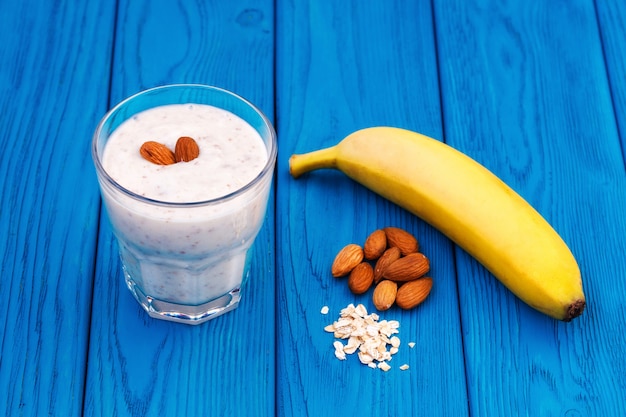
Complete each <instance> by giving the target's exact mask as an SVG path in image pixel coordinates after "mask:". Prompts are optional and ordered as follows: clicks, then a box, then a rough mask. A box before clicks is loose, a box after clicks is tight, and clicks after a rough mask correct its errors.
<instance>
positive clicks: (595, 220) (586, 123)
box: [435, 0, 626, 416]
mask: <svg viewBox="0 0 626 417" xmlns="http://www.w3.org/2000/svg"><path fill="white" fill-rule="evenodd" d="M435 17H436V28H437V40H438V45H439V60H440V70H441V71H440V76H441V89H442V101H443V114H444V121H445V137H446V141H447V142H448V143H449V144H451V145H452V146H454V147H457V148H459V149H460V150H462V151H464V152H466V153H467V154H469V155H470V156H472V157H474V158H476V159H477V160H479V161H480V162H482V163H484V164H485V165H486V166H487V167H488V168H490V169H492V170H493V171H494V172H495V173H496V174H497V175H499V176H500V177H501V178H502V179H503V180H504V181H505V182H507V183H509V184H510V185H511V186H512V187H513V188H514V189H516V190H517V191H518V192H519V193H520V194H521V195H522V196H524V197H525V198H526V199H528V200H529V202H530V203H531V204H533V205H534V206H535V207H536V208H537V209H538V210H539V211H540V212H541V213H542V214H543V215H544V216H545V217H546V218H547V220H548V221H550V222H551V223H552V224H553V226H554V227H555V229H556V230H557V231H559V232H560V233H561V234H562V236H563V238H564V240H565V241H566V242H567V243H568V244H569V245H570V247H571V249H572V251H573V252H574V254H575V256H576V257H577V259H578V261H579V264H580V267H581V270H582V274H583V286H584V288H585V290H586V294H587V298H588V300H587V301H588V306H587V310H586V311H585V313H584V314H583V316H581V317H580V318H578V319H576V320H575V321H573V322H572V323H558V322H555V321H553V320H552V319H550V318H548V317H545V316H543V315H541V314H539V313H536V312H534V311H533V310H531V309H530V308H529V307H527V306H526V305H524V304H523V303H521V302H520V301H519V300H517V299H516V298H515V297H514V296H512V294H511V293H509V292H508V291H507V290H506V289H505V288H504V287H503V286H502V285H500V284H499V283H498V282H497V281H496V280H494V279H493V277H491V276H490V275H489V274H487V273H486V272H485V270H484V269H483V268H482V267H480V266H479V265H477V264H476V263H475V261H473V260H471V259H470V258H469V257H468V256H467V255H466V254H465V253H462V252H460V251H459V253H458V256H457V261H458V262H457V268H458V274H459V289H460V296H461V300H462V302H461V312H462V318H463V329H464V335H465V336H464V344H465V353H466V363H467V382H468V387H469V394H470V411H471V414H472V415H481V416H497V415H568V416H569V415H572V416H574V415H581V416H582V415H585V416H591V415H598V416H600V415H609V414H610V415H621V414H623V413H624V410H625V405H624V403H623V400H622V398H623V396H620V395H619V394H618V393H619V392H624V382H623V378H622V377H621V376H620V375H623V371H624V369H625V366H626V365H625V364H626V362H625V359H624V358H623V357H621V358H617V357H616V356H615V355H612V354H609V355H607V354H606V352H608V351H620V352H623V351H624V349H625V348H626V338H625V336H624V333H623V331H622V330H621V329H622V328H623V323H624V314H623V311H622V310H623V309H622V308H621V307H620V304H621V297H622V296H623V294H624V293H625V288H624V282H623V280H622V279H621V277H622V276H623V274H624V271H625V270H626V265H625V263H624V261H623V260H622V259H621V258H620V259H617V260H616V259H614V257H613V256H612V255H609V254H615V253H621V252H622V251H623V250H624V246H625V245H624V240H623V235H624V228H625V227H626V222H625V221H624V216H623V210H624V207H625V204H624V203H625V202H626V195H625V193H626V188H625V185H626V184H625V183H624V179H625V178H624V163H623V160H622V156H621V152H620V146H619V136H618V132H617V130H616V123H615V118H614V109H613V107H612V102H611V94H610V89H609V83H608V80H607V69H606V67H605V62H604V59H603V54H602V49H603V46H602V43H601V38H600V36H599V31H598V27H597V21H596V19H595V14H594V5H593V2H591V1H584V0H581V1H571V2H540V3H537V2H497V1H467V2H466V1H437V2H435ZM609 72H610V71H609ZM522 238H523V237H522Z"/></svg>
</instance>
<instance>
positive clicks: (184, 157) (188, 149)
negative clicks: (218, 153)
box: [174, 136, 200, 162]
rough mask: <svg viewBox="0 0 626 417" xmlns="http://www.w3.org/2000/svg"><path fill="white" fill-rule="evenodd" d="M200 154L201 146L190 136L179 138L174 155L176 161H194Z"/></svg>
mask: <svg viewBox="0 0 626 417" xmlns="http://www.w3.org/2000/svg"><path fill="white" fill-rule="evenodd" d="M198 155H200V148H199V147H198V143H197V142H196V141H195V140H194V139H193V138H190V137H188V136H183V137H180V138H178V141H176V148H175V149H174V156H175V157H176V162H189V161H193V160H194V159H196V158H197V157H198Z"/></svg>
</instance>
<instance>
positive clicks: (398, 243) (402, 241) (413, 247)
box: [383, 227, 419, 256]
mask: <svg viewBox="0 0 626 417" xmlns="http://www.w3.org/2000/svg"><path fill="white" fill-rule="evenodd" d="M383 230H384V231H385V234H386V235H387V246H389V247H397V248H399V249H400V252H401V253H402V255H403V256H406V255H408V254H410V253H414V252H417V251H418V249H419V245H418V243H417V239H416V238H415V236H413V235H412V234H410V233H409V232H407V231H406V230H404V229H400V228H399V227H385V228H384V229H383Z"/></svg>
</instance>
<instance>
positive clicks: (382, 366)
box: [378, 361, 391, 372]
mask: <svg viewBox="0 0 626 417" xmlns="http://www.w3.org/2000/svg"><path fill="white" fill-rule="evenodd" d="M378 368H380V369H382V370H383V371H385V372H387V371H388V370H390V369H391V366H389V364H388V363H387V362H385V361H382V362H381V363H379V364H378Z"/></svg>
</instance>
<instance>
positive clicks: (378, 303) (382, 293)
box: [372, 280, 398, 311]
mask: <svg viewBox="0 0 626 417" xmlns="http://www.w3.org/2000/svg"><path fill="white" fill-rule="evenodd" d="M397 292H398V284H396V283H395V282H393V281H389V280H383V281H381V282H379V283H378V284H377V285H376V287H375V288H374V293H373V294H372V302H373V304H374V307H376V310H378V311H385V310H389V309H390V308H391V306H393V303H394V302H395V301H396V298H397V295H396V294H397Z"/></svg>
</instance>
